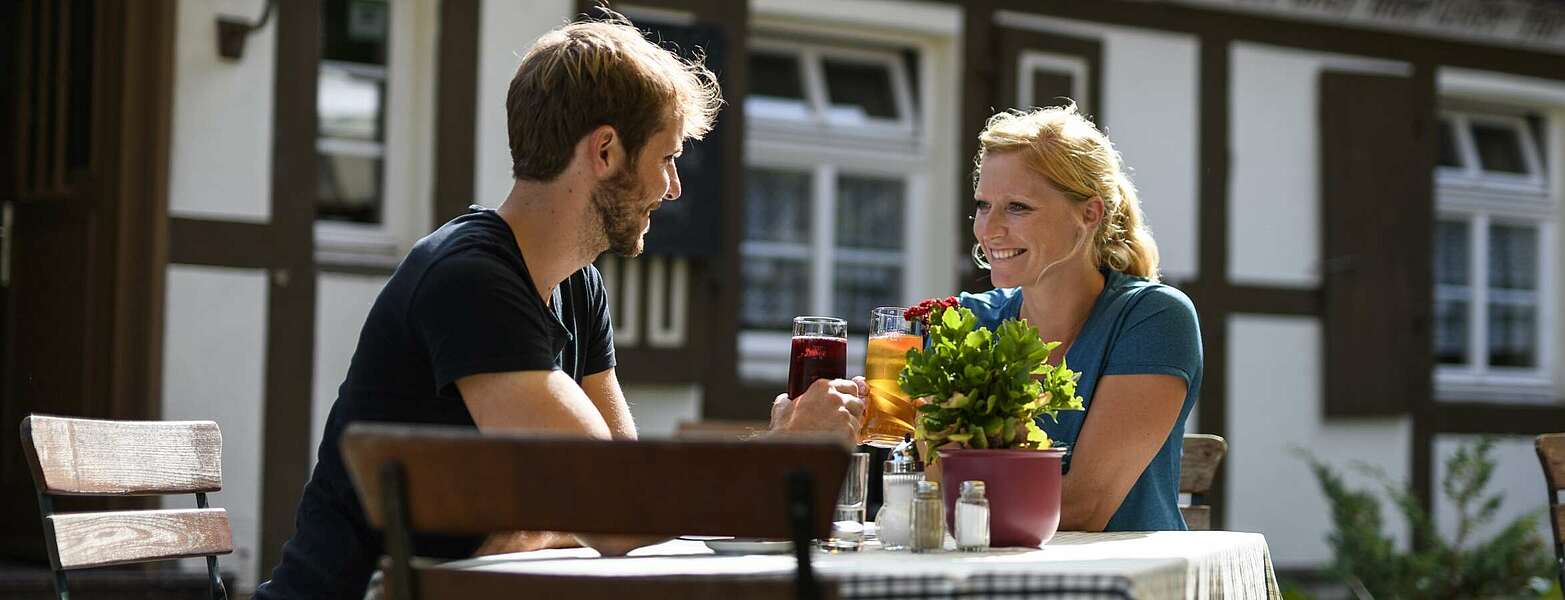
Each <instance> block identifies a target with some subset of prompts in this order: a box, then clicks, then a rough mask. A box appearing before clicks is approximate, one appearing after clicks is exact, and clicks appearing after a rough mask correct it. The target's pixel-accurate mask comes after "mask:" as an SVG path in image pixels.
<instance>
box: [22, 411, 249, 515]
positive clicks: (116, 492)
mask: <svg viewBox="0 0 1565 600" xmlns="http://www.w3.org/2000/svg"><path fill="white" fill-rule="evenodd" d="M22 446H23V449H24V451H25V452H26V453H27V458H28V463H29V465H30V466H31V467H32V469H33V478H34V480H35V481H36V482H37V483H38V484H39V487H41V488H42V489H43V491H44V492H45V493H47V494H52V495H77V496H140V495H157V494H179V493H195V492H215V491H217V490H220V489H222V487H223V436H222V433H221V432H220V431H219V430H218V428H217V423H213V422H211V421H99V420H94V419H71V418H63V417H49V416H41V415H33V416H29V417H27V418H26V419H24V420H23V421H22Z"/></svg>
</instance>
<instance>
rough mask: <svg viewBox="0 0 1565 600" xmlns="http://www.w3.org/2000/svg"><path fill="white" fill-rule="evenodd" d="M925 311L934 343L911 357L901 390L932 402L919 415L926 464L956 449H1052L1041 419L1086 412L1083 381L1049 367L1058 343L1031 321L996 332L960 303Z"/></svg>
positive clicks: (918, 312) (943, 303)
mask: <svg viewBox="0 0 1565 600" xmlns="http://www.w3.org/2000/svg"><path fill="white" fill-rule="evenodd" d="M932 302H933V305H932V306H931V305H930V304H931V303H930V302H926V303H923V304H920V305H919V306H918V307H915V308H918V309H920V310H910V311H909V312H910V313H913V314H914V315H915V317H916V318H923V317H925V316H926V315H927V319H928V325H929V327H928V331H929V343H928V344H927V345H926V347H925V348H923V349H913V350H909V351H908V354H907V366H906V367H905V368H903V369H902V373H901V374H900V376H899V377H898V378H897V383H899V384H900V385H901V386H902V390H903V391H904V392H906V393H907V394H908V395H909V396H912V397H916V398H927V399H929V402H928V403H927V404H925V405H923V406H921V407H919V409H918V422H917V424H916V428H915V431H914V435H915V436H917V437H918V439H920V440H923V441H924V442H925V443H927V444H928V446H929V449H930V451H929V452H927V453H926V457H925V460H926V461H927V462H934V460H935V457H936V456H938V454H937V453H936V452H934V450H936V449H938V448H940V447H942V446H946V445H949V444H960V445H962V446H965V447H968V448H1035V449H1036V448H1047V447H1049V446H1050V444H1051V442H1050V440H1049V435H1048V434H1047V433H1044V431H1043V429H1041V428H1039V427H1038V424H1037V422H1036V420H1037V418H1038V417H1039V416H1040V415H1048V416H1049V417H1050V418H1054V417H1055V416H1056V415H1057V414H1058V412H1059V411H1062V410H1082V399H1081V397H1080V396H1077V395H1076V380H1077V379H1078V378H1080V377H1081V374H1080V373H1078V372H1075V371H1071V370H1070V369H1069V368H1067V367H1066V366H1065V363H1064V361H1060V366H1058V367H1052V366H1049V365H1048V362H1047V361H1048V358H1049V353H1050V352H1052V351H1053V350H1054V349H1055V348H1058V347H1059V345H1060V343H1059V342H1049V343H1044V342H1043V340H1041V339H1040V338H1039V337H1038V330H1037V329H1036V328H1034V327H1031V326H1029V325H1028V324H1027V321H1025V320H1008V321H1005V322H1003V323H1001V324H1000V326H999V327H998V328H996V330H994V331H990V330H989V329H988V328H987V327H980V326H978V317H977V316H975V315H974V314H973V311H971V310H968V309H966V308H963V307H961V306H957V305H956V302H955V299H954V298H950V299H947V300H945V301H932Z"/></svg>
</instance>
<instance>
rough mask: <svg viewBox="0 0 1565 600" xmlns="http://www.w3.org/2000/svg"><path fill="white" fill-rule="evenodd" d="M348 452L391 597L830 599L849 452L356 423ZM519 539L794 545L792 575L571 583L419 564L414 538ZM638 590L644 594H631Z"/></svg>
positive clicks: (345, 444)
mask: <svg viewBox="0 0 1565 600" xmlns="http://www.w3.org/2000/svg"><path fill="white" fill-rule="evenodd" d="M342 453H343V457H344V459H345V462H346V464H347V466H348V472H349V475H350V477H351V478H352V479H353V484H354V488H355V489H357V490H358V493H359V499H360V501H361V502H362V503H363V504H364V508H365V513H366V516H367V517H368V519H369V522H370V523H371V524H372V525H373V526H375V527H378V528H381V529H382V530H384V532H385V539H386V552H387V554H389V555H390V559H389V561H388V563H389V566H388V567H387V568H386V573H387V577H386V582H387V591H388V596H389V597H391V598H394V599H409V598H480V597H500V596H509V595H514V594H515V593H516V591H517V590H519V589H525V590H527V592H528V594H530V595H532V596H537V597H547V596H548V595H550V594H561V595H565V596H569V597H572V598H622V597H624V594H625V592H626V590H627V589H634V590H636V592H637V594H638V595H640V596H642V597H667V598H687V597H706V598H735V597H742V598H752V597H765V598H789V597H798V598H821V597H834V596H835V592H834V590H831V589H829V588H827V587H825V586H822V585H820V583H818V582H817V581H816V579H815V577H814V573H813V570H812V569H811V567H810V555H809V552H810V545H811V542H810V540H811V539H815V538H825V537H826V536H827V535H828V534H829V532H830V528H831V518H830V515H831V512H830V511H831V509H832V505H833V503H834V502H835V501H836V497H837V491H838V487H840V485H841V482H842V480H843V477H844V476H845V475H846V473H847V463H848V449H847V448H845V447H843V446H842V445H840V444H838V443H832V442H827V441H766V442H748V443H746V442H731V441H672V440H661V441H638V442H605V441H595V440H583V439H565V438H554V437H538V436H523V435H481V434H479V433H478V432H476V431H473V430H471V429H459V428H450V427H429V426H408V425H390V424H374V423H355V424H353V425H351V426H349V428H348V430H347V431H346V432H345V433H344V435H343V441H342ZM513 530H548V531H570V532H575V533H601V534H626V535H648V536H655V535H670V536H672V535H680V534H695V535H733V536H741V537H762V538H791V539H792V540H793V541H794V554H795V556H796V558H797V560H798V568H797V570H796V571H795V574H794V577H792V578H785V577H784V578H776V577H774V578H751V579H735V580H718V579H714V578H692V577H676V576H661V577H640V578H634V579H628V578H624V577H611V576H574V577H559V576H547V575H537V574H517V573H499V572H492V571H491V572H479V571H470V570H459V569H456V568H446V567H442V566H441V565H439V564H437V563H433V562H431V561H424V560H415V559H414V558H413V556H412V548H411V537H410V534H411V533H412V532H415V531H417V532H424V533H445V534H486V533H492V532H499V531H513ZM627 586H634V587H627Z"/></svg>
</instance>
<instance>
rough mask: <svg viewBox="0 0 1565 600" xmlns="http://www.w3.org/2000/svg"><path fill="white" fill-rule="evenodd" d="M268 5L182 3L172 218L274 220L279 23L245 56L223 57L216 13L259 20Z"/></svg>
mask: <svg viewBox="0 0 1565 600" xmlns="http://www.w3.org/2000/svg"><path fill="white" fill-rule="evenodd" d="M262 4H264V2H263V0H180V2H179V6H178V7H177V9H176V13H177V14H178V17H177V20H178V25H177V33H176V35H177V36H178V38H177V39H176V40H175V44H174V110H173V115H174V119H173V142H172V149H171V151H170V163H169V215H170V216H174V217H194V218H210V219H223V220H229V221H251V222H266V221H268V220H270V219H271V214H272V210H271V197H272V188H271V173H272V168H271V165H272V80H273V74H274V71H275V63H276V54H277V51H276V47H277V22H276V20H275V19H274V20H273V21H272V22H271V23H270V24H268V25H267V27H265V28H263V29H261V30H260V31H257V32H256V33H255V34H253V35H251V36H250V37H249V39H248V40H247V41H246V43H245V52H244V57H243V58H241V59H239V60H238V61H228V60H226V59H223V58H221V57H219V56H218V54H217V26H216V25H214V23H215V22H216V21H215V19H216V18H217V16H218V15H232V16H236V17H239V18H242V19H245V20H253V19H255V18H256V17H257V16H258V15H260V14H261V6H262Z"/></svg>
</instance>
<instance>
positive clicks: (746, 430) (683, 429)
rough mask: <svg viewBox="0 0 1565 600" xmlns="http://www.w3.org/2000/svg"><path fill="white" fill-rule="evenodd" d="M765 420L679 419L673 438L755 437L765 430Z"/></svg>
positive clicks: (728, 438) (730, 438)
mask: <svg viewBox="0 0 1565 600" xmlns="http://www.w3.org/2000/svg"><path fill="white" fill-rule="evenodd" d="M766 428H767V424H766V421H735V420H730V421H725V420H702V421H680V422H679V426H678V427H676V428H675V429H674V439H680V440H740V439H749V438H753V437H755V436H756V435H757V434H760V433H764V432H765V431H766Z"/></svg>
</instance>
